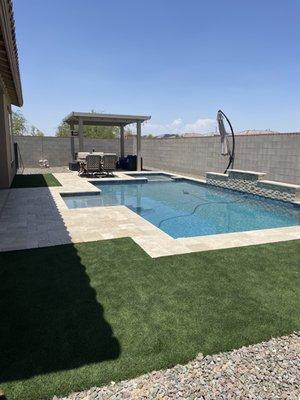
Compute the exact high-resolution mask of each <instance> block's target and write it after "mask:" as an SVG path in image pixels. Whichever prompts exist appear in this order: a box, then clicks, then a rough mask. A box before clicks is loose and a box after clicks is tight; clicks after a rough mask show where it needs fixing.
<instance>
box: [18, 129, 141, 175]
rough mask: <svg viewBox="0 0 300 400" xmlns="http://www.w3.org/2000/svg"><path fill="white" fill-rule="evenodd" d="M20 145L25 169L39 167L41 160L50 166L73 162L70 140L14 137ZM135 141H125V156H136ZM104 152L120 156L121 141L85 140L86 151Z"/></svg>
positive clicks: (49, 137) (48, 137) (76, 141)
mask: <svg viewBox="0 0 300 400" xmlns="http://www.w3.org/2000/svg"><path fill="white" fill-rule="evenodd" d="M14 141H15V142H17V143H18V145H19V149H20V154H21V157H22V161H23V164H24V166H25V167H37V166H38V162H39V160H41V159H46V160H48V161H49V165H50V166H52V167H53V166H65V165H68V164H69V161H70V160H71V146H70V138H59V137H51V136H44V137H38V136H14ZM133 144H134V140H133V139H127V140H125V154H134V153H135V151H134V149H133ZM93 149H94V150H95V151H103V152H105V153H116V154H117V155H118V156H119V154H120V142H119V139H89V138H85V140H84V151H92V150H93ZM75 151H78V139H77V138H75Z"/></svg>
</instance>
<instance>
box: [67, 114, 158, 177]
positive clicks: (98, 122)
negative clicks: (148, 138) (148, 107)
mask: <svg viewBox="0 0 300 400" xmlns="http://www.w3.org/2000/svg"><path fill="white" fill-rule="evenodd" d="M150 118H151V116H149V115H120V114H119V115H118V114H100V113H99V114H98V113H82V112H71V114H69V115H67V116H66V118H64V122H66V123H67V124H69V125H70V130H71V152H72V156H73V158H74V155H75V151H74V126H75V125H77V126H78V141H79V151H84V128H83V127H84V125H94V126H118V127H119V128H120V155H121V157H124V155H125V154H124V147H125V146H124V144H125V142H124V128H125V126H126V125H129V124H134V123H135V124H136V155H137V170H138V171H140V170H141V167H142V162H141V160H142V158H141V150H142V149H141V142H142V128H141V125H142V122H144V121H147V120H149V119H150Z"/></svg>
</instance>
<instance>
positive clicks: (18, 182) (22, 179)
mask: <svg viewBox="0 0 300 400" xmlns="http://www.w3.org/2000/svg"><path fill="white" fill-rule="evenodd" d="M48 186H61V184H60V183H59V182H58V180H57V179H56V178H55V177H54V176H53V175H52V174H30V175H15V177H14V180H13V182H12V184H11V188H32V187H48Z"/></svg>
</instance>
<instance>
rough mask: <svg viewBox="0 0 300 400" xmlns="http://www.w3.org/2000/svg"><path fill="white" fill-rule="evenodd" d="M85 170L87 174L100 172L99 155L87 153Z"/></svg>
mask: <svg viewBox="0 0 300 400" xmlns="http://www.w3.org/2000/svg"><path fill="white" fill-rule="evenodd" d="M85 172H86V173H87V174H93V175H97V174H100V172H101V156H99V155H97V154H88V155H87V156H86V166H85Z"/></svg>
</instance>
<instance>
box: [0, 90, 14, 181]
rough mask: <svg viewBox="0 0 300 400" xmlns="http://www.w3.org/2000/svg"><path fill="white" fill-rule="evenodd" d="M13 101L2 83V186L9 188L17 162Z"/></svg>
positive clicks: (0, 95)
mask: <svg viewBox="0 0 300 400" xmlns="http://www.w3.org/2000/svg"><path fill="white" fill-rule="evenodd" d="M10 113H11V101H10V98H9V96H8V94H6V93H5V92H4V90H3V88H2V87H1V84H0V188H8V187H10V184H11V182H12V180H13V178H14V176H15V172H16V164H15V158H14V151H13V145H12V141H13V138H12V136H11V130H10V124H9V120H10Z"/></svg>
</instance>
